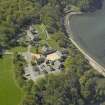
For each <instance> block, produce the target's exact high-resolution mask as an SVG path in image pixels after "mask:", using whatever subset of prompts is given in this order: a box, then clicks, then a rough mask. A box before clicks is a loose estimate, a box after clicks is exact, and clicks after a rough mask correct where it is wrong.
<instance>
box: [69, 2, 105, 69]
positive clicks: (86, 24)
mask: <svg viewBox="0 0 105 105" xmlns="http://www.w3.org/2000/svg"><path fill="white" fill-rule="evenodd" d="M70 23H71V30H72V33H73V35H72V36H71V37H72V38H73V40H74V41H75V42H76V43H77V44H78V45H79V46H80V47H81V48H82V49H84V51H85V52H86V53H88V55H90V56H91V57H93V58H94V59H95V60H96V61H97V62H98V63H99V64H101V65H102V66H104V67H105V1H104V2H103V7H102V9H100V10H97V11H96V12H94V13H88V14H83V15H74V16H72V17H71V18H70Z"/></svg>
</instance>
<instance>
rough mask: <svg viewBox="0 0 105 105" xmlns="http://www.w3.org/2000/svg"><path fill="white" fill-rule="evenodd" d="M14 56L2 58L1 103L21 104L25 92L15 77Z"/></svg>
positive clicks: (0, 104) (0, 78)
mask: <svg viewBox="0 0 105 105" xmlns="http://www.w3.org/2000/svg"><path fill="white" fill-rule="evenodd" d="M13 68H14V66H13V64H12V56H10V55H9V56H7V55H6V56H4V57H3V59H0V105H19V103H20V102H21V99H22V97H23V96H24V93H23V92H22V90H20V88H19V87H18V86H17V84H16V81H15V80H14V77H13Z"/></svg>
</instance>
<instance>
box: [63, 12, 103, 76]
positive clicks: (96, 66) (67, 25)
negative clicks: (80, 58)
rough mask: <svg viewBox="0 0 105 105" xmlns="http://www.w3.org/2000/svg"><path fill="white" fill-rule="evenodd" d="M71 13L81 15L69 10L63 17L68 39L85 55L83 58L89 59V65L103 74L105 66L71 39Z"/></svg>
mask: <svg viewBox="0 0 105 105" xmlns="http://www.w3.org/2000/svg"><path fill="white" fill-rule="evenodd" d="M73 15H82V12H70V13H68V14H67V15H66V16H65V19H64V25H65V28H66V32H67V34H68V36H69V39H70V40H71V42H72V43H73V44H74V45H75V46H76V47H77V48H78V49H79V50H80V52H81V53H82V54H83V55H84V56H85V58H86V59H87V60H88V61H89V63H90V65H91V66H92V67H93V68H94V69H95V70H97V71H98V72H99V73H101V74H102V75H103V76H105V68H104V67H103V66H102V65H101V64H99V63H98V62H97V61H96V60H95V59H94V57H93V56H90V55H89V54H88V53H87V52H86V51H85V50H84V49H82V48H81V47H80V46H79V45H78V44H77V43H76V41H75V40H74V39H73V37H72V35H73V34H72V30H71V27H70V26H71V24H70V18H71V17H72V16H73Z"/></svg>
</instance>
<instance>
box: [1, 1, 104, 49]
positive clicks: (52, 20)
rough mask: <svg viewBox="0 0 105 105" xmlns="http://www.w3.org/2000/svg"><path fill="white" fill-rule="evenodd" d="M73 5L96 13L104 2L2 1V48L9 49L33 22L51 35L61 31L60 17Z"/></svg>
mask: <svg viewBox="0 0 105 105" xmlns="http://www.w3.org/2000/svg"><path fill="white" fill-rule="evenodd" d="M71 4H72V5H75V6H77V7H79V8H80V9H81V10H84V11H89V10H93V11H94V10H95V9H96V8H100V7H101V6H102V0H0V46H3V47H8V46H9V45H10V44H11V43H12V41H11V40H12V39H13V38H16V37H17V36H18V35H19V33H20V32H21V31H22V29H23V28H24V27H26V26H27V25H28V24H30V23H31V22H32V20H33V21H34V22H36V23H37V22H43V23H44V24H45V25H46V27H47V29H48V31H49V32H51V33H52V32H56V31H58V30H61V24H60V17H61V16H63V12H64V11H63V10H64V8H66V7H67V6H69V5H71ZM11 45H12V44H11Z"/></svg>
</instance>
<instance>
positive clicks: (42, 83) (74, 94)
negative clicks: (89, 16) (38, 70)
mask: <svg viewBox="0 0 105 105" xmlns="http://www.w3.org/2000/svg"><path fill="white" fill-rule="evenodd" d="M72 6H76V7H77V8H79V10H81V11H85V12H88V11H92V12H93V11H95V10H96V9H100V8H101V7H102V0H100V1H99V0H0V46H1V47H0V48H1V49H2V48H3V49H4V48H5V49H7V48H11V49H9V50H10V51H12V52H13V53H14V54H13V56H14V60H13V62H12V63H11V62H10V61H12V59H11V58H8V56H3V58H1V59H0V62H1V63H0V70H2V71H1V73H0V74H1V75H2V76H3V77H2V76H0V78H1V79H0V86H1V87H0V91H2V92H3V93H2V94H1V95H0V99H2V101H1V102H0V104H2V105H14V104H15V105H16V104H18V101H19V100H20V99H21V98H22V96H23V93H22V92H21V91H20V90H19V89H18V88H17V86H16V85H17V84H16V85H14V84H15V83H14V81H13V79H14V78H11V77H12V75H13V73H12V72H13V71H12V70H13V69H14V73H15V79H16V81H17V82H18V84H19V86H20V87H21V88H23V90H24V91H25V93H26V95H25V97H24V99H23V102H22V103H21V105H94V104H102V105H104V103H105V102H104V99H105V83H104V81H105V79H104V77H103V76H101V75H100V74H98V73H97V72H95V70H93V69H92V68H91V67H90V66H89V64H88V61H87V60H86V59H85V58H84V57H83V55H82V54H81V53H80V52H79V51H78V50H77V49H76V48H75V47H74V46H73V45H72V43H71V42H70V41H69V39H68V37H67V36H66V35H65V29H64V27H63V26H62V25H63V17H64V15H65V9H66V10H68V9H71V7H72ZM31 24H34V25H35V27H36V29H37V30H38V31H39V33H40V34H41V35H42V36H41V38H42V40H45V32H43V33H41V31H42V29H41V28H42V26H44V28H45V29H46V30H47V31H48V34H49V35H50V37H51V38H50V39H48V40H46V41H47V42H48V44H49V45H50V46H51V47H53V48H55V49H66V50H67V51H68V52H69V57H68V58H67V60H66V61H65V70H64V71H63V72H61V73H58V74H47V75H45V77H44V78H40V79H38V80H37V81H36V82H33V81H31V80H30V81H28V80H25V78H23V77H22V75H23V73H24V71H23V67H24V66H25V65H26V62H25V60H24V58H22V56H20V55H19V54H18V53H17V52H22V51H23V50H24V51H26V47H23V46H24V45H22V44H21V46H20V44H19V43H18V42H17V39H18V38H20V37H23V33H24V30H26V29H27V27H28V26H29V25H31ZM21 33H22V34H21ZM41 43H42V44H43V43H45V41H43V42H41ZM14 46H15V47H14ZM26 46H27V44H26ZM33 49H34V48H32V50H33ZM0 51H1V50H0ZM33 52H34V51H33ZM9 57H10V56H9ZM9 63H11V64H9ZM5 65H6V66H5ZM11 66H12V67H13V66H15V67H14V68H10V67H11ZM2 78H4V80H3V79H2ZM12 81H13V82H12ZM4 87H5V88H4ZM6 87H8V88H6ZM5 94H6V95H5ZM7 94H8V95H9V96H11V97H10V98H11V99H10V98H8V97H9V96H8V95H7ZM16 95H17V96H16ZM6 97H7V99H6ZM5 100H6V101H5ZM9 101H10V102H9ZM5 102H6V103H5Z"/></svg>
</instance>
